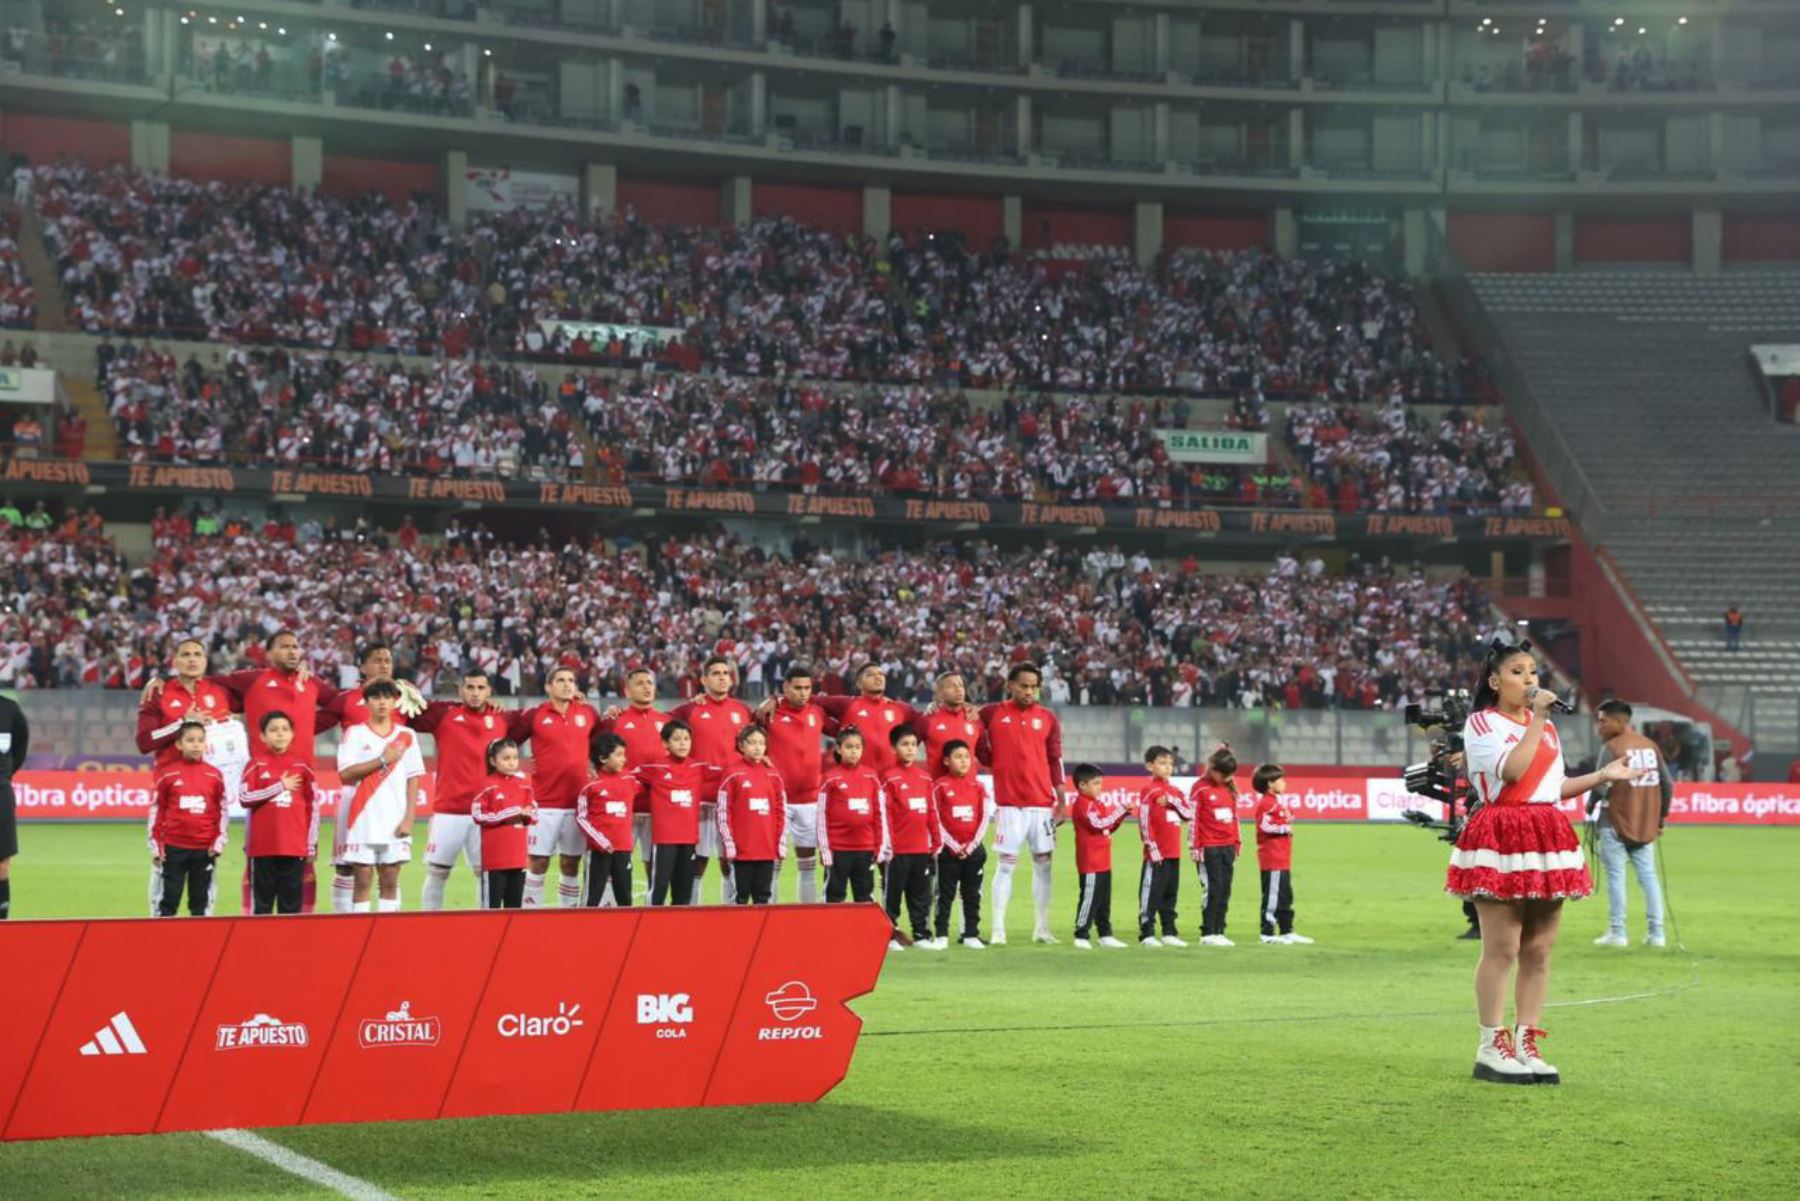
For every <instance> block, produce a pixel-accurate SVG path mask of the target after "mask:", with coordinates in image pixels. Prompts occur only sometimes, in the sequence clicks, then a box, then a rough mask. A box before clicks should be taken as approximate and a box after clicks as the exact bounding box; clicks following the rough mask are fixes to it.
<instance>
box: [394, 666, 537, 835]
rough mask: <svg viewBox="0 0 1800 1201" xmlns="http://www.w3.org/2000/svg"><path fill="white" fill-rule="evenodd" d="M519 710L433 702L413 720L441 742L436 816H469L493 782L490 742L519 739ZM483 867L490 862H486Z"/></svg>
mask: <svg viewBox="0 0 1800 1201" xmlns="http://www.w3.org/2000/svg"><path fill="white" fill-rule="evenodd" d="M518 716H519V714H518V713H517V712H516V711H513V710H508V709H497V708H495V707H494V706H492V705H489V706H488V707H487V708H485V709H471V708H469V707H468V706H467V705H465V704H463V703H462V702H461V701H457V702H455V703H451V702H449V701H432V702H431V703H430V704H429V705H427V706H425V712H423V713H421V714H419V715H418V716H417V717H415V718H413V720H412V728H413V729H415V730H417V731H419V732H420V733H422V734H429V735H431V736H432V738H433V739H435V740H436V743H437V775H436V776H435V777H434V778H433V780H432V783H431V811H432V812H433V813H455V814H467V813H468V812H469V806H470V804H471V803H472V802H473V801H474V800H475V794H476V793H478V792H480V791H481V790H482V789H483V788H485V787H487V785H488V784H489V783H490V782H491V781H489V780H488V778H487V748H488V743H490V742H492V741H494V740H495V739H496V738H516V737H517V736H518V733H517V731H516V730H515V729H514V727H513V719H514V718H516V717H518ZM482 863H483V865H485V864H486V863H487V861H486V860H485V859H484V860H482Z"/></svg>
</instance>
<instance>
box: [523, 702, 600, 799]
mask: <svg viewBox="0 0 1800 1201" xmlns="http://www.w3.org/2000/svg"><path fill="white" fill-rule="evenodd" d="M599 723H600V715H599V714H598V713H595V712H594V710H593V709H592V708H591V707H590V706H589V705H588V703H587V702H586V701H584V700H582V699H581V698H580V697H577V698H575V699H574V700H572V701H570V702H569V707H568V709H567V710H566V711H565V712H562V713H558V712H557V711H556V705H555V704H554V703H552V702H550V701H545V702H544V703H543V704H541V705H539V706H537V708H535V709H527V710H525V711H524V712H523V713H521V714H519V716H518V719H517V721H516V722H515V723H514V727H513V728H514V730H515V731H517V734H518V736H519V737H521V738H529V739H531V791H532V794H533V795H534V796H536V797H537V802H538V808H540V809H573V808H574V807H575V797H576V796H577V795H578V794H579V793H580V792H581V790H582V789H583V788H584V787H586V786H587V782H588V780H589V778H590V777H592V775H593V774H594V773H593V770H592V769H591V768H590V767H589V766H588V739H589V738H591V737H593V733H594V727H595V726H597V725H598V724H599Z"/></svg>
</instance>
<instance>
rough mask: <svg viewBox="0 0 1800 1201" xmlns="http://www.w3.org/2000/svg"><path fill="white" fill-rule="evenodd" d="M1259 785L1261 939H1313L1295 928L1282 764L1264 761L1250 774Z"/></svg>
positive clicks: (1290, 824) (1290, 821)
mask: <svg viewBox="0 0 1800 1201" xmlns="http://www.w3.org/2000/svg"><path fill="white" fill-rule="evenodd" d="M1250 786H1251V787H1252V788H1254V789H1256V866H1257V869H1258V870H1259V872H1260V873H1261V875H1262V940H1263V941H1264V942H1273V943H1284V944H1287V945H1289V946H1294V945H1302V946H1304V945H1309V944H1310V943H1311V942H1312V939H1310V938H1308V937H1306V935H1304V934H1297V933H1295V932H1294V881H1293V871H1292V868H1293V866H1294V811H1293V810H1292V809H1289V808H1288V804H1287V801H1286V799H1285V798H1284V797H1283V795H1282V794H1283V793H1285V792H1286V791H1287V779H1286V777H1285V774H1284V773H1283V772H1282V770H1281V767H1280V766H1279V765H1278V764H1274V763H1265V764H1263V765H1262V766H1261V767H1259V768H1257V769H1256V774H1255V775H1253V776H1251V777H1250Z"/></svg>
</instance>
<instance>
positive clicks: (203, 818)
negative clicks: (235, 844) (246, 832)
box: [150, 759, 225, 855]
mask: <svg viewBox="0 0 1800 1201" xmlns="http://www.w3.org/2000/svg"><path fill="white" fill-rule="evenodd" d="M151 814H152V816H151V819H150V850H151V852H152V853H153V854H156V855H161V854H162V853H163V849H164V848H165V847H181V848H183V849H184V850H190V851H211V852H212V853H213V854H215V855H217V854H220V853H221V852H223V851H224V850H225V777H224V776H222V775H220V774H219V769H218V768H216V767H214V766H213V765H212V764H210V763H189V762H188V761H187V760H186V759H183V760H181V761H180V762H179V763H176V764H175V765H174V766H172V767H169V768H166V769H164V770H163V771H161V772H159V773H157V776H156V783H155V785H154V787H153V788H152V791H151Z"/></svg>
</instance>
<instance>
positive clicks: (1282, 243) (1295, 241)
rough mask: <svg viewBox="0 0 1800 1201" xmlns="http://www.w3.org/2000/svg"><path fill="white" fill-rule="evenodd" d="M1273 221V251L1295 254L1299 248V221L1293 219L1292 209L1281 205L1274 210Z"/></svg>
mask: <svg viewBox="0 0 1800 1201" xmlns="http://www.w3.org/2000/svg"><path fill="white" fill-rule="evenodd" d="M1274 222H1275V230H1274V233H1275V237H1274V242H1275V253H1276V254H1282V255H1292V254H1297V253H1298V252H1299V250H1300V222H1299V221H1297V220H1295V219H1294V210H1293V209H1292V208H1290V207H1289V206H1287V205H1285V204H1284V205H1282V206H1281V207H1280V208H1277V209H1276V210H1275V217H1274Z"/></svg>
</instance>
